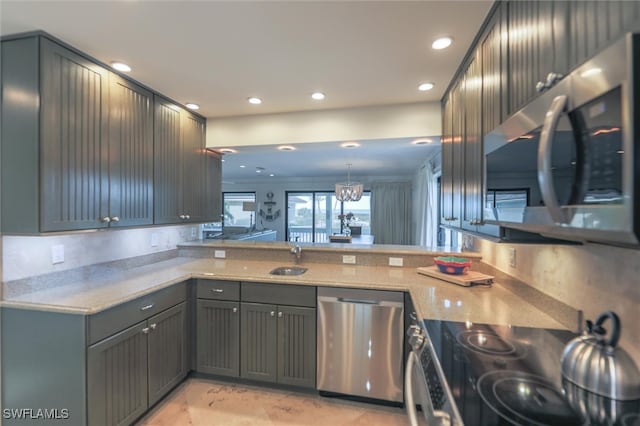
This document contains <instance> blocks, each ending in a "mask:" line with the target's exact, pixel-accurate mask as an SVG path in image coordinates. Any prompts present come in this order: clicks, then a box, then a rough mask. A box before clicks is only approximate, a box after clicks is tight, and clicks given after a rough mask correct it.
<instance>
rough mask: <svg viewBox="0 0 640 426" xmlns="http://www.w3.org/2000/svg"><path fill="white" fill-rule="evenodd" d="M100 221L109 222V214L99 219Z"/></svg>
mask: <svg viewBox="0 0 640 426" xmlns="http://www.w3.org/2000/svg"><path fill="white" fill-rule="evenodd" d="M100 222H102V223H109V222H111V218H110V217H109V216H105V217H103V218H102V219H100Z"/></svg>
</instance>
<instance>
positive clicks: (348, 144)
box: [340, 142, 360, 148]
mask: <svg viewBox="0 0 640 426" xmlns="http://www.w3.org/2000/svg"><path fill="white" fill-rule="evenodd" d="M340 146H341V147H342V148H357V147H359V146H360V144H359V143H358V142H345V143H343V144H341V145H340Z"/></svg>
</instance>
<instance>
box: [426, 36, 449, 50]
mask: <svg viewBox="0 0 640 426" xmlns="http://www.w3.org/2000/svg"><path fill="white" fill-rule="evenodd" d="M451 43H453V39H452V38H451V37H440V38H439V39H437V40H436V41H434V42H433V43H431V47H432V48H433V49H436V50H440V49H446V48H447V47H449V46H451Z"/></svg>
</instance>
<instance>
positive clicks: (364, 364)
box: [317, 287, 404, 402]
mask: <svg viewBox="0 0 640 426" xmlns="http://www.w3.org/2000/svg"><path fill="white" fill-rule="evenodd" d="M403 312H404V295H403V293H401V292H391V291H377V290H357V289H348V288H329V287H319V288H318V357H317V360H318V370H317V373H318V375H317V386H318V390H320V391H324V392H332V393H339V394H344V395H355V396H360V397H366V398H372V399H380V400H385V401H393V402H402V400H403V395H402V379H403V375H402V363H403V359H402V348H403V340H404V339H403V337H404V333H403V331H404V330H403V328H404V326H403Z"/></svg>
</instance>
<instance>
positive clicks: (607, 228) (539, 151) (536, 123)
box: [484, 34, 640, 245]
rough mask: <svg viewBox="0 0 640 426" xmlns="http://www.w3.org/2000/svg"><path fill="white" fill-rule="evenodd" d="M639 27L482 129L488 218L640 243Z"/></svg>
mask: <svg viewBox="0 0 640 426" xmlns="http://www.w3.org/2000/svg"><path fill="white" fill-rule="evenodd" d="M639 99H640V34H627V35H625V37H624V38H622V39H621V40H619V41H617V42H616V43H615V44H613V45H611V46H609V47H608V48H607V49H605V50H603V51H602V52H600V53H599V54H598V55H597V56H595V57H593V58H592V59H590V60H589V61H587V62H586V63H584V64H583V65H581V66H579V67H578V68H576V69H575V70H573V71H572V72H571V73H570V74H569V75H567V76H566V77H564V78H562V79H561V80H560V81H559V82H558V83H557V84H555V85H553V86H552V87H551V88H549V89H548V90H547V91H545V92H543V93H542V94H541V95H540V96H538V97H537V98H535V99H534V100H533V101H532V102H531V103H530V104H528V105H527V106H526V107H525V108H523V109H521V110H520V111H518V112H517V113H515V114H514V115H513V116H511V117H510V118H509V119H508V120H506V121H505V122H504V123H503V124H502V125H501V126H500V127H498V128H496V129H495V130H494V131H492V132H491V133H489V134H487V135H485V144H484V154H485V167H486V175H485V176H486V182H485V185H486V186H485V188H486V190H485V194H484V219H485V222H486V223H489V224H498V225H500V226H503V227H506V228H515V229H520V230H524V231H529V232H535V233H539V234H542V235H545V236H550V237H556V238H562V239H568V240H574V241H594V242H603V243H612V244H619V245H638V244H639V242H640V208H639V207H640V195H639V192H640V140H639V138H640V131H639V130H640V103H638V106H639V108H638V109H636V108H635V107H636V101H637V100H639Z"/></svg>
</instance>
